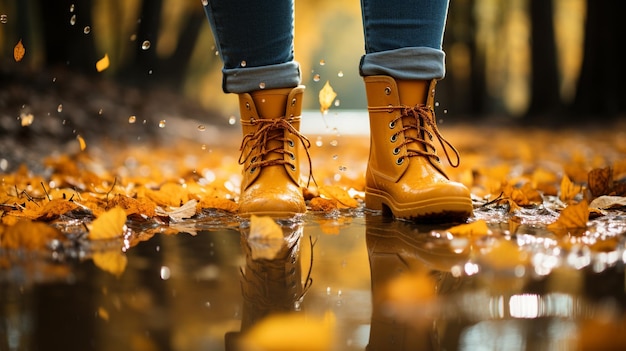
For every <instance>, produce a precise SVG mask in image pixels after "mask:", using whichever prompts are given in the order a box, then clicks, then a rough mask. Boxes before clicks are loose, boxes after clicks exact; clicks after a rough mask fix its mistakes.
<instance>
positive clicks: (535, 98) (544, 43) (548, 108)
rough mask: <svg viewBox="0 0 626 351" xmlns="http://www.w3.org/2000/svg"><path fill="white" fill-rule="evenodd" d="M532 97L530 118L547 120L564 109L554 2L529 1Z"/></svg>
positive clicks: (543, 0) (549, 0) (545, 0)
mask: <svg viewBox="0 0 626 351" xmlns="http://www.w3.org/2000/svg"><path fill="white" fill-rule="evenodd" d="M529 5H530V7H529V12H530V22H531V26H530V27H531V38H532V43H531V67H532V71H531V72H532V73H531V82H530V87H531V92H530V94H531V96H530V104H529V107H528V111H527V116H529V117H530V118H531V119H532V118H533V117H548V118H556V117H557V116H553V115H554V114H556V113H558V112H559V110H560V108H561V97H560V93H559V74H558V68H557V63H556V62H557V61H556V55H557V54H556V42H555V36H554V20H553V18H554V7H553V3H552V1H551V0H530V3H529Z"/></svg>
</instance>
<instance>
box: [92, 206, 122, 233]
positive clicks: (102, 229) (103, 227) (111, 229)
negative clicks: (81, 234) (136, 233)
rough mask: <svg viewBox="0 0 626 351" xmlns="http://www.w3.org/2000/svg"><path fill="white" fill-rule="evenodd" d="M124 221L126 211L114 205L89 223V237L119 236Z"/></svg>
mask: <svg viewBox="0 0 626 351" xmlns="http://www.w3.org/2000/svg"><path fill="white" fill-rule="evenodd" d="M125 223H126V212H125V211H124V210H123V209H122V208H120V207H114V208H112V209H110V210H108V211H107V212H105V213H103V214H102V215H100V217H98V218H96V219H95V220H94V221H93V222H92V223H91V229H90V230H89V236H88V237H89V239H91V240H100V239H113V238H117V237H119V236H121V235H122V234H123V232H124V227H125V225H126V224H125Z"/></svg>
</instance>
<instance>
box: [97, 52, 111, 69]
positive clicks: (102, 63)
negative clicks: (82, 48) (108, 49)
mask: <svg viewBox="0 0 626 351" xmlns="http://www.w3.org/2000/svg"><path fill="white" fill-rule="evenodd" d="M109 64H110V62H109V55H107V54H104V57H103V58H101V59H99V60H98V62H96V71H98V72H102V71H104V70H105V69H107V68H109Z"/></svg>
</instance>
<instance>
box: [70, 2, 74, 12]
mask: <svg viewBox="0 0 626 351" xmlns="http://www.w3.org/2000/svg"><path fill="white" fill-rule="evenodd" d="M70 12H74V4H71V5H70Z"/></svg>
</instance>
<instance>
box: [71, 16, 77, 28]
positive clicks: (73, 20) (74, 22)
mask: <svg viewBox="0 0 626 351" xmlns="http://www.w3.org/2000/svg"><path fill="white" fill-rule="evenodd" d="M75 24H76V15H72V17H70V25H72V26H73V25H75Z"/></svg>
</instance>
